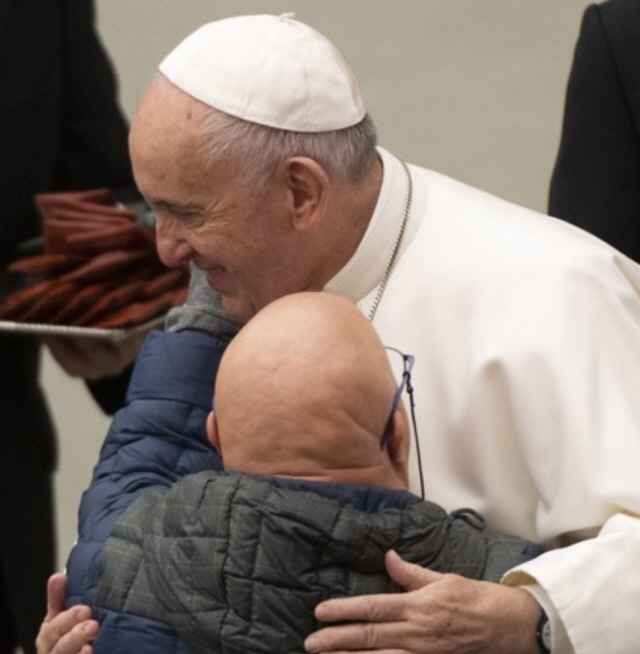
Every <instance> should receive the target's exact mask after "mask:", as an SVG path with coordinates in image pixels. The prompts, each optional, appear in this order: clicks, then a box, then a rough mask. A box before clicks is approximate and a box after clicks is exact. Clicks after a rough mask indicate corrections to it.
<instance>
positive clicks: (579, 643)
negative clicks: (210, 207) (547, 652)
mask: <svg viewBox="0 0 640 654" xmlns="http://www.w3.org/2000/svg"><path fill="white" fill-rule="evenodd" d="M639 553H640V519H638V518H635V517H632V516H627V515H622V514H618V515H616V516H614V517H612V518H610V519H609V520H608V521H607V523H606V524H605V526H604V527H603V528H602V531H601V532H600V534H599V535H598V536H597V538H593V539H590V540H586V541H583V542H580V543H576V544H575V545H570V546H568V547H565V548H562V549H557V550H553V551H550V552H547V553H546V554H544V555H542V556H540V557H539V558H537V559H534V560H532V561H529V562H527V563H525V564H524V565H521V566H519V567H518V568H515V569H514V570H511V571H510V572H508V573H507V574H506V575H505V577H504V579H503V583H506V584H509V585H524V584H530V583H531V582H532V581H533V582H535V583H536V584H538V585H539V586H540V588H541V589H542V590H543V591H544V594H545V595H546V596H547V597H548V599H549V600H550V602H551V604H552V606H553V608H551V607H550V605H549V604H546V608H547V612H548V614H549V615H553V614H554V609H555V612H556V615H557V616H558V617H559V619H560V620H561V623H562V625H563V626H564V629H566V633H567V635H568V636H569V639H570V641H571V643H572V645H573V649H566V646H565V648H560V649H558V651H557V652H556V650H555V649H554V650H553V653H554V654H572V653H573V652H576V654H596V653H599V654H602V652H606V653H607V654H637V652H638V647H639V644H640V624H639V623H640V620H638V607H639V606H640V565H639V563H638V557H639ZM534 595H536V593H535V592H534ZM537 599H538V601H539V602H540V603H541V604H542V606H543V607H545V601H544V595H541V596H537ZM553 624H554V623H553V622H552V626H553ZM558 637H561V634H560V633H558ZM554 644H555V638H554Z"/></svg>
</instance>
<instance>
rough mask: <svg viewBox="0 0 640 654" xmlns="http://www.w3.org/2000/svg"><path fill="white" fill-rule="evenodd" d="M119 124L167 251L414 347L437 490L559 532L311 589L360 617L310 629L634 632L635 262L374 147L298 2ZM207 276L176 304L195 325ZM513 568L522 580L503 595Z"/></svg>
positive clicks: (539, 529) (338, 616)
mask: <svg viewBox="0 0 640 654" xmlns="http://www.w3.org/2000/svg"><path fill="white" fill-rule="evenodd" d="M130 146H131V153H132V159H133V163H134V170H135V175H136V180H137V183H138V185H139V187H140V189H141V191H142V192H143V194H144V195H145V197H146V198H147V200H148V202H149V203H150V204H151V206H152V207H153V209H154V210H155V212H156V214H157V218H158V225H157V226H158V248H159V251H160V254H161V256H162V258H163V260H164V261H165V262H166V263H167V264H169V265H175V264H178V263H181V262H184V261H186V260H190V261H192V262H193V263H194V264H195V265H196V266H197V267H198V268H199V269H200V270H202V271H203V272H204V275H205V276H206V279H207V281H208V283H209V285H210V286H211V287H212V288H213V289H215V291H217V292H218V293H219V294H220V296H221V297H222V304H223V307H224V309H225V311H226V312H227V314H228V315H230V316H231V317H232V318H234V319H236V320H238V321H241V322H242V321H246V320H247V319H248V318H249V317H250V316H251V315H253V314H254V313H255V312H256V311H257V310H258V309H260V308H261V307H263V306H265V305H266V304H267V303H269V302H270V301H272V300H274V299H276V298H278V297H280V296H282V295H286V294H288V293H291V292H295V291H301V290H311V291H313V290H316V291H319V290H322V289H325V290H328V291H332V292H334V293H336V294H340V295H343V296H344V297H346V298H348V299H350V300H352V301H353V302H354V303H356V304H357V305H358V306H359V307H360V309H361V310H362V311H363V313H364V314H365V315H366V316H368V317H369V319H370V320H372V322H373V325H374V327H375V328H376V330H377V331H378V333H379V334H380V336H381V338H382V340H383V341H384V342H393V343H394V344H396V345H397V346H398V347H399V348H401V349H402V350H404V351H408V352H412V353H414V354H415V355H416V358H417V360H418V361H419V366H418V367H416V370H415V381H416V388H419V389H421V390H420V394H419V395H418V396H417V397H416V400H417V403H418V404H419V405H420V416H421V417H420V421H419V431H420V435H421V436H420V438H421V447H422V454H423V462H424V482H425V485H426V490H427V496H428V497H429V498H430V499H433V500H434V501H436V502H438V503H439V504H441V505H443V506H445V507H447V508H453V507H456V506H462V505H466V506H471V507H473V508H474V509H476V510H479V511H480V512H482V513H483V514H485V515H486V517H487V519H488V521H489V524H490V525H491V526H492V527H493V528H496V529H501V530H505V531H509V532H513V533H517V534H518V535H520V536H522V537H527V538H531V539H533V540H537V541H542V542H544V543H546V544H548V545H550V546H561V547H559V548H558V549H555V550H554V551H551V552H548V553H546V554H544V555H542V556H540V557H538V558H537V559H535V560H533V561H530V562H528V563H525V564H524V565H522V566H519V567H518V568H516V569H514V570H512V571H511V572H509V573H508V574H507V575H506V577H505V578H504V580H503V581H504V583H503V585H495V586H492V587H491V588H490V590H488V591H487V590H484V589H483V590H481V589H480V588H479V587H478V585H477V584H478V583H479V582H477V581H473V580H463V581H462V582H460V583H457V582H456V583H455V584H454V583H452V582H451V581H450V580H448V579H447V578H445V579H444V580H442V579H440V578H439V576H437V575H431V574H430V573H429V572H428V571H421V572H420V574H419V575H418V574H415V575H413V576H412V577H411V580H410V581H408V580H407V586H408V587H409V588H410V589H411V590H410V592H407V593H406V594H403V595H379V596H375V597H373V598H351V599H345V600H332V601H329V602H327V603H323V604H321V605H320V606H319V607H318V609H317V615H318V617H319V618H320V619H321V620H322V621H325V622H333V621H335V622H344V621H350V622H349V623H348V624H340V625H339V626H335V627H329V628H327V629H325V630H322V631H320V632H318V633H316V634H314V635H313V636H312V637H310V638H309V640H308V641H307V648H308V649H309V651H323V652H328V651H343V650H357V651H370V650H378V649H394V650H406V651H411V652H429V653H438V652H450V651H467V652H491V653H492V654H496V653H500V652H508V653H509V654H515V653H516V652H534V651H536V648H537V649H538V651H540V652H543V653H548V652H549V651H552V652H553V654H564V653H566V652H576V653H578V654H591V653H592V652H602V651H606V652H608V654H629V653H631V652H635V651H636V650H637V643H638V642H640V624H639V623H638V621H637V620H636V617H635V611H634V610H633V608H632V607H633V606H637V605H638V604H639V603H640V578H639V576H638V575H639V574H640V573H638V566H637V562H636V561H637V551H638V548H639V547H640V521H639V520H638V517H639V516H640V477H639V476H638V474H637V470H636V461H638V460H640V439H638V438H637V434H638V433H639V431H640V399H639V396H638V394H637V391H636V389H637V388H638V387H639V385H640V365H639V364H638V361H640V301H639V296H638V290H639V289H640V268H638V266H637V265H636V264H634V263H633V262H631V261H630V260H629V259H627V258H626V257H625V256H623V255H621V254H620V253H619V252H617V251H616V250H614V249H612V248H611V247H609V246H607V245H605V244H604V243H602V242H601V241H599V240H597V239H596V238H594V237H592V236H589V235H587V234H586V233H584V232H582V231H580V230H578V229H576V228H574V227H572V226H569V225H567V224H565V223H563V222H561V221H558V220H555V219H551V218H548V217H545V216H541V215H539V214H536V213H534V212H531V211H528V210H526V209H524V208H521V207H517V206H514V205H512V204H510V203H507V202H504V201H502V200H500V199H498V198H495V197H492V196H490V195H487V194H485V193H483V192H480V191H477V190H475V189H472V188H469V187H467V186H465V185H463V184H461V183H458V182H456V181H454V180H451V179H448V178H446V177H443V176H442V175H439V174H437V173H434V172H432V171H428V170H425V169H422V168H418V167H416V166H408V165H405V164H404V163H402V162H401V161H399V160H398V159H396V158H395V157H394V156H393V155H392V154H390V153H389V152H387V151H385V150H383V149H381V148H378V149H376V147H375V135H374V130H373V126H372V123H371V120H370V119H369V117H368V116H367V115H366V112H365V108H364V105H363V102H362V99H361V97H360V93H359V91H358V88H357V85H356V82H355V80H354V79H353V76H352V74H351V73H350V71H349V69H348V67H347V65H346V63H345V62H344V61H343V60H342V58H341V56H340V55H339V53H338V52H337V51H336V50H335V48H334V47H333V46H332V45H331V44H330V43H329V42H328V41H327V40H326V39H325V38H324V37H322V36H321V35H319V34H317V33H316V32H315V31H313V30H312V29H310V28H308V27H307V26H305V25H303V24H301V23H299V22H297V21H295V20H293V19H292V18H291V17H289V16H283V17H280V18H277V17H273V16H244V17H239V18H232V19H228V20H225V21H219V22H216V23H211V24H208V25H205V26H204V27H202V28H201V29H199V30H198V31H196V32H195V33H194V34H192V35H191V36H189V37H187V39H186V40H185V41H184V42H183V43H182V44H180V45H179V46H178V47H177V48H176V49H175V50H174V51H173V52H172V53H170V54H169V55H168V57H167V58H166V59H165V60H164V61H163V62H162V64H161V65H160V75H159V77H158V79H156V81H155V82H154V83H153V84H152V86H151V88H150V89H149V91H148V93H147V94H146V96H145V98H144V99H143V101H142V104H141V107H140V109H139V112H138V114H137V116H136V118H135V120H134V123H133V127H132V132H131V140H130ZM203 294H205V295H206V293H205V291H204V290H203V289H202V288H199V290H198V292H196V293H194V295H193V297H192V301H191V306H190V307H188V308H187V314H190V317H191V318H193V317H194V316H195V317H196V318H197V319H196V323H197V325H196V326H197V327H199V328H203V327H204V326H205V325H206V322H207V321H206V318H205V315H206V307H205V306H194V305H197V304H198V303H199V302H200V301H201V299H200V296H201V295H203ZM205 304H206V303H205ZM213 322H215V321H213ZM189 324H191V325H194V322H193V321H190V319H187V320H184V321H182V322H181V321H180V320H177V321H175V322H174V323H173V328H176V329H178V328H183V327H186V326H189ZM418 481H419V480H418V472H417V470H416V469H415V467H414V468H413V469H412V470H411V487H412V488H414V489H415V488H417V484H418ZM408 574H409V573H408ZM509 585H512V586H513V585H516V586H522V588H525V589H526V590H528V591H529V592H530V593H531V598H532V600H533V598H535V600H536V602H533V601H532V602H530V603H523V604H522V605H518V606H515V605H514V604H513V602H512V601H511V598H512V592H513V589H512V588H509V587H508V586H509ZM55 613H56V607H55V605H54V607H53V609H52V612H51V614H50V616H49V617H50V618H51V617H53V616H54V615H55ZM58 617H60V616H58ZM62 620H65V621H66V622H65V623H64V624H65V626H66V625H67V624H68V622H69V620H70V617H69V616H68V615H63V616H62V617H61V621H62ZM71 622H73V620H71ZM59 624H60V623H59V622H57V621H56V619H54V621H53V622H52V623H50V625H49V626H50V628H49V629H48V630H45V633H44V636H45V639H44V641H43V642H47V643H52V642H55V638H52V637H51V633H52V631H53V629H54V627H56V626H57V625H59ZM82 628H89V627H88V626H87V625H83V627H82ZM75 633H77V632H75ZM522 633H527V634H528V635H529V636H530V638H528V639H521V635H522ZM71 635H73V634H67V636H71ZM524 640H526V643H527V645H524V644H523V642H524ZM536 640H537V645H536V644H535V643H536ZM69 642H70V641H69V640H62V641H60V643H58V645H60V646H66V645H67V644H68V643H69ZM54 651H56V650H54ZM57 651H63V650H62V649H60V648H59V649H58V650H57ZM72 651H73V650H72Z"/></svg>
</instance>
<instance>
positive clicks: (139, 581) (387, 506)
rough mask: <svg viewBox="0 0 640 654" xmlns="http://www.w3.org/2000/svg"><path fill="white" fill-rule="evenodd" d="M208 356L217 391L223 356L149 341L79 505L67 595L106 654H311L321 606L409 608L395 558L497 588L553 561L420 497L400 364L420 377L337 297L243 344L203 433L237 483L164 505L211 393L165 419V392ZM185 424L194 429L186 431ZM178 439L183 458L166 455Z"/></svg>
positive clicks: (290, 314) (172, 337)
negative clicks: (85, 606)
mask: <svg viewBox="0 0 640 654" xmlns="http://www.w3.org/2000/svg"><path fill="white" fill-rule="evenodd" d="M158 339H159V340H160V341H162V340H167V341H172V350H173V351H174V352H175V351H176V350H178V349H179V350H182V351H183V352H184V354H185V356H183V357H179V358H174V357H169V360H168V361H167V360H166V359H165V361H164V362H163V360H162V359H163V357H160V358H158V357H157V356H156V354H157V353H158V352H159V351H160V350H161V348H159V347H157V346H156V347H150V345H151V344H153V343H154V341H155V340H158ZM194 351H197V353H198V358H199V359H200V360H212V361H214V365H213V366H211V369H210V370H211V377H213V376H214V375H216V365H215V364H216V363H217V361H218V360H219V359H220V347H219V344H218V342H217V341H216V339H212V338H210V337H208V338H204V339H203V335H202V334H197V333H194V332H182V333H180V334H162V335H156V336H154V337H153V338H151V339H150V341H149V343H148V344H147V345H146V346H145V348H144V349H143V351H142V355H141V357H142V359H143V360H141V362H140V367H141V368H142V369H143V370H145V369H146V371H147V373H146V374H142V375H141V374H140V369H138V371H137V372H136V376H135V377H134V380H133V382H132V386H131V391H130V397H131V403H130V404H129V406H128V407H127V408H126V409H123V411H121V412H120V414H119V415H118V418H117V420H116V421H115V422H114V428H113V429H112V430H111V432H110V434H109V436H108V437H107V440H106V442H105V445H104V447H103V448H102V451H101V456H100V461H99V463H98V465H97V467H96V471H95V474H94V477H93V480H92V483H91V486H90V487H89V489H88V490H87V491H86V493H85V494H84V497H83V501H82V508H81V520H80V529H79V532H80V536H79V542H78V544H77V545H76V547H75V548H74V551H73V553H72V555H71V557H70V559H69V562H68V566H67V570H68V576H69V586H70V589H71V593H72V594H76V593H77V594H80V595H81V598H80V599H81V600H82V601H84V602H88V603H90V604H91V605H92V607H93V608H94V614H95V617H97V618H98V619H99V621H100V624H101V626H100V633H99V637H98V638H97V639H96V641H95V643H94V649H95V651H96V653H98V652H112V651H115V650H117V649H119V650H124V651H132V652H134V651H135V652H137V653H138V654H143V653H145V652H150V653H151V652H153V653H154V654H155V652H171V651H174V650H176V651H183V649H182V648H183V647H184V645H183V644H182V642H181V641H184V643H186V644H187V646H188V647H189V651H193V652H203V653H205V652H210V651H216V652H218V651H220V652H227V653H228V654H231V653H232V652H240V653H244V652H247V651H250V652H253V651H255V652H258V651H260V652H262V651H264V652H285V651H286V652H291V653H293V652H298V653H300V654H301V653H302V652H303V651H304V648H303V643H304V640H305V638H306V637H307V636H308V635H309V634H310V633H311V632H312V631H314V629H316V628H317V626H318V623H317V621H316V619H315V618H314V609H315V606H316V605H317V604H318V603H319V601H320V600H322V599H325V598H328V597H344V596H349V595H354V594H363V593H367V592H368V593H370V592H390V591H392V590H396V591H397V590H399V588H398V587H397V586H394V585H393V584H392V583H390V581H389V579H388V577H387V575H386V574H385V566H384V560H385V553H386V552H388V551H389V550H390V549H393V550H394V551H395V552H397V553H398V554H399V555H401V556H402V557H403V558H406V559H408V560H410V561H413V562H415V563H419V564H420V565H421V566H425V567H428V568H429V569H430V570H435V571H437V572H438V573H442V574H444V573H457V574H458V575H463V576H465V577H468V578H471V579H483V580H486V581H494V582H495V581H498V580H499V579H500V577H501V575H502V574H503V573H504V572H505V571H506V570H507V569H509V568H510V567H513V566H514V565H516V564H518V563H521V562H523V561H526V560H528V559H530V558H532V556H534V555H536V554H538V553H539V552H540V550H541V548H540V547H539V546H534V545H532V544H531V543H529V542H527V541H523V540H522V539H519V538H515V537H509V536H505V535H501V534H494V533H490V532H487V531H486V530H484V529H483V528H482V520H481V518H479V516H477V515H471V514H469V513H468V512H465V511H462V512H459V513H454V514H452V515H449V514H447V512H445V511H444V510H443V509H442V508H441V507H439V506H437V505H435V504H433V503H431V502H427V501H421V500H420V498H419V497H417V496H416V495H414V494H411V493H407V492H406V491H407V485H408V475H407V460H408V451H409V436H410V430H409V422H408V419H407V415H406V412H405V411H404V409H403V406H402V403H401V402H400V397H401V394H402V390H403V389H404V388H405V387H410V379H409V376H410V371H409V369H408V368H407V369H406V372H404V373H403V375H402V376H400V379H401V380H402V381H400V382H399V383H398V382H396V380H395V378H394V375H393V373H392V370H391V366H390V362H389V356H390V357H391V358H393V359H398V360H399V362H400V363H402V362H403V361H405V360H406V361H410V359H407V358H405V357H404V356H403V355H402V354H401V353H400V352H398V351H394V350H389V355H388V354H387V352H386V351H385V349H384V348H383V346H382V343H381V342H380V340H379V338H378V336H377V334H376V332H375V330H374V329H373V327H372V326H371V324H370V323H369V322H368V321H367V319H366V318H365V317H364V316H363V315H362V314H361V313H360V311H359V310H358V309H357V307H356V306H355V305H353V304H352V303H351V302H349V301H348V300H345V299H344V298H341V297H338V296H336V295H331V294H328V293H295V294H291V295H287V296H286V297H283V298H280V299H279V300H276V301H274V302H273V303H271V304H269V305H268V306H267V307H266V308H264V309H262V310H260V311H259V312H258V313H257V314H256V316H254V317H253V318H252V319H251V320H250V321H249V322H248V324H247V325H246V326H245V327H243V329H242V330H241V331H240V333H239V334H238V336H236V338H235V339H234V340H233V341H232V342H231V344H230V345H229V347H228V348H227V349H226V351H225V353H224V355H223V356H222V360H221V361H220V367H219V370H218V372H217V375H216V382H215V405H216V410H215V414H213V413H210V414H209V419H208V422H207V424H208V433H209V437H210V439H211V440H212V442H213V443H214V445H215V447H216V450H217V451H218V452H219V453H221V454H222V456H223V459H224V462H225V469H226V471H227V472H226V473H221V472H220V471H216V470H203V471H202V472H201V473H200V474H197V475H187V476H186V477H185V478H184V479H182V480H181V481H179V482H178V483H176V484H174V485H173V486H172V487H171V488H169V489H168V490H167V487H168V486H170V485H171V484H172V482H173V481H174V480H175V474H174V470H173V466H174V462H175V461H176V459H177V458H179V459H183V460H184V459H186V458H187V457H189V456H195V457H200V456H201V455H204V454H205V453H204V452H203V451H202V448H201V446H200V438H201V436H202V433H201V431H202V430H201V424H200V423H199V420H197V419H196V416H197V414H198V409H197V404H198V403H199V399H197V398H199V397H200V392H199V387H194V388H193V391H194V392H193V400H192V402H193V406H192V409H190V410H186V409H185V407H184V401H183V400H181V401H180V403H178V402H174V401H164V402H158V399H157V398H158V391H159V390H160V389H159V388H158V387H159V386H162V382H160V383H158V382H157V381H155V382H154V379H156V378H157V377H158V376H159V377H160V378H161V379H162V378H163V377H167V376H172V377H177V378H179V379H180V380H183V379H185V378H187V377H188V373H189V371H194V370H195V371H197V372H200V370H199V368H198V363H195V364H194V363H193V361H194V360H193V359H192V357H191V356H190V354H189V353H190V352H194ZM154 359H155V360H154ZM399 368H400V370H401V371H402V370H403V366H402V365H401V366H400V367H399ZM197 377H198V378H200V377H201V374H198V375H197ZM211 381H212V383H213V380H211ZM182 386H183V387H184V386H185V383H184V382H183V383H182ZM160 392H161V390H160ZM208 395H209V396H210V395H211V386H210V387H209V392H208ZM178 404H180V406H177V405H178ZM176 413H180V414H182V415H188V416H189V419H188V424H186V425H185V427H184V428H183V429H178V428H176V423H175V419H174V418H173V417H172V416H173V415H174V414H176ZM214 415H215V417H214ZM189 425H191V428H190V427H189ZM167 427H170V428H167ZM194 432H195V433H194ZM178 434H179V436H178ZM190 435H191V436H192V438H190ZM199 437H200V438H199ZM176 438H183V439H184V447H183V451H182V452H181V454H180V455H179V457H175V456H170V455H168V448H169V447H170V443H171V442H172V441H173V440H175V439H176ZM112 489H117V490H112ZM152 489H153V492H147V491H148V490H152ZM127 497H128V498H130V499H131V502H128V501H127ZM103 534H108V538H107V539H106V542H104V545H102V544H100V545H99V546H98V547H95V545H96V542H99V543H101V541H102V538H103ZM388 557H389V560H390V561H391V562H392V563H391V565H393V563H394V562H395V563H396V564H397V562H398V559H397V557H395V558H394V556H393V555H391V554H390V555H388ZM512 595H513V597H512V602H513V603H514V604H515V605H518V604H519V603H527V602H531V601H532V600H531V598H530V596H529V595H528V594H527V593H526V592H525V591H523V590H521V589H512ZM186 605H188V606H189V607H190V610H189V612H188V613H185V610H184V607H185V606H186ZM176 634H177V636H178V637H179V639H180V640H179V641H177V636H176ZM522 636H523V637H524V638H526V637H527V634H526V633H523V634H522ZM177 642H178V643H180V644H176V643H177Z"/></svg>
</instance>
